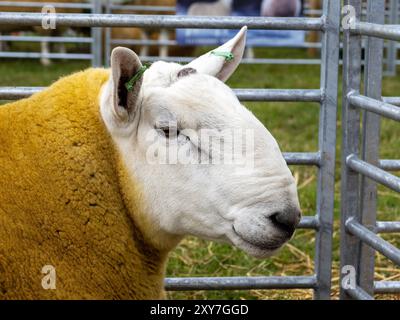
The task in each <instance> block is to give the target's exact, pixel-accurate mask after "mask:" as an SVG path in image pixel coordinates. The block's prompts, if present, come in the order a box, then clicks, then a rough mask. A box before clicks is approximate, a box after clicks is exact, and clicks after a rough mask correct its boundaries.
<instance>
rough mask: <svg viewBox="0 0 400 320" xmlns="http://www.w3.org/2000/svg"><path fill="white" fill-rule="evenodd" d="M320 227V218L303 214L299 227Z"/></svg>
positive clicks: (314, 228) (315, 228) (316, 228)
mask: <svg viewBox="0 0 400 320" xmlns="http://www.w3.org/2000/svg"><path fill="white" fill-rule="evenodd" d="M319 227H320V223H319V220H318V218H317V217H316V216H303V217H302V218H301V220H300V223H299V226H298V228H299V229H312V230H318V229H319Z"/></svg>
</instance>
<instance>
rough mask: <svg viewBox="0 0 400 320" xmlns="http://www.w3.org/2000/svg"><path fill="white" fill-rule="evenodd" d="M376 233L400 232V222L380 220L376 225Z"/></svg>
mask: <svg viewBox="0 0 400 320" xmlns="http://www.w3.org/2000/svg"><path fill="white" fill-rule="evenodd" d="M375 231H376V233H400V222H397V221H378V222H376V227H375Z"/></svg>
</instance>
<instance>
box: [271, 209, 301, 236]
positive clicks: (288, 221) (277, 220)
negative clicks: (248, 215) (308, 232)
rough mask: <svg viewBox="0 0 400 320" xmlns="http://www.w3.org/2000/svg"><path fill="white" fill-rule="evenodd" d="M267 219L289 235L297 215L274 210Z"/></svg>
mask: <svg viewBox="0 0 400 320" xmlns="http://www.w3.org/2000/svg"><path fill="white" fill-rule="evenodd" d="M269 220H270V221H271V222H272V223H273V224H274V225H275V226H276V227H277V228H279V229H281V230H282V231H284V232H286V233H288V235H289V236H291V235H292V234H293V233H294V230H295V228H296V226H297V224H298V220H299V215H298V213H296V214H295V215H294V214H292V213H288V212H276V213H274V214H272V215H270V216H269Z"/></svg>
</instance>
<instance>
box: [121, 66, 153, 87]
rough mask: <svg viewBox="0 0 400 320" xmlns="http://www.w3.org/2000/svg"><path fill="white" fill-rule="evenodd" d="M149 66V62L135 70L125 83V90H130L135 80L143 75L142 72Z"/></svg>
mask: <svg viewBox="0 0 400 320" xmlns="http://www.w3.org/2000/svg"><path fill="white" fill-rule="evenodd" d="M149 66H150V65H149V64H145V65H143V66H142V67H141V68H140V69H139V70H138V72H136V73H135V75H134V76H133V77H132V78H131V79H130V80H129V81H128V82H126V83H125V88H126V90H128V91H132V89H133V86H134V85H135V83H136V81H138V80H139V79H140V78H141V77H142V76H143V73H144V72H145V71H146V70H147V69H148V68H149Z"/></svg>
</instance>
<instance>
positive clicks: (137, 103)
mask: <svg viewBox="0 0 400 320" xmlns="http://www.w3.org/2000/svg"><path fill="white" fill-rule="evenodd" d="M245 36H246V28H245V27H244V28H243V29H242V30H241V31H240V32H239V33H238V34H237V36H236V37H235V38H233V39H232V40H230V41H228V42H227V43H226V44H224V45H222V46H221V47H219V48H217V49H216V50H214V51H212V52H209V53H206V54H204V55H203V56H201V57H199V58H197V59H195V60H194V61H193V62H191V63H190V64H188V65H186V66H182V65H179V64H175V63H165V62H156V63H154V64H153V65H152V66H151V67H149V68H148V67H146V66H143V65H142V64H141V62H140V60H139V58H138V57H137V56H136V54H135V53H134V52H133V51H131V50H129V49H126V48H116V49H114V50H113V52H112V56H111V70H105V69H88V70H86V71H83V72H79V73H76V74H73V75H71V76H67V77H65V78H62V79H60V80H59V81H57V82H56V83H54V84H53V85H52V86H50V87H49V88H48V89H46V90H44V91H42V92H39V93H37V94H35V95H33V96H32V97H30V98H28V99H24V100H20V101H18V102H15V103H11V104H6V105H4V106H2V107H0V181H1V185H0V299H19V298H24V299H38V298H40V299H77V298H87V299H119V298H121V299H122V298H123V299H128V298H132V299H145V298H147V299H149V298H162V297H163V296H164V293H163V292H164V291H163V280H164V273H165V265H166V262H167V258H168V253H169V252H170V251H171V250H173V249H174V248H175V247H176V246H177V245H178V243H179V242H180V240H181V239H182V238H183V237H184V236H186V235H195V236H198V237H201V238H205V239H210V240H216V241H223V242H227V243H230V244H232V245H235V246H237V247H239V248H241V249H243V250H245V251H246V252H248V253H249V254H251V255H253V256H256V257H267V256H269V255H271V254H273V253H275V252H276V250H277V249H278V248H279V247H281V246H282V245H283V244H284V243H285V242H286V241H288V240H289V238H290V237H291V236H292V234H293V232H294V230H295V227H296V226H297V224H298V222H299V220H300V208H299V202H298V196H297V190H296V186H295V181H294V178H293V176H292V174H291V172H290V170H289V169H288V167H287V165H286V162H285V160H284V158H283V156H282V154H281V152H280V149H279V147H278V144H277V143H276V141H275V140H274V138H273V137H272V136H271V134H270V133H269V132H268V131H267V129H266V128H265V127H264V126H263V125H262V124H261V123H260V122H259V121H258V120H257V119H256V118H255V117H254V116H253V115H252V114H251V113H250V112H249V111H248V110H247V109H246V108H245V107H244V106H242V105H241V104H240V103H239V101H238V100H237V98H236V96H235V95H234V93H233V92H232V90H231V89H230V88H229V87H227V86H226V85H225V84H224V83H223V82H224V81H226V80H227V79H228V78H229V76H230V75H231V74H232V73H233V72H234V70H235V69H236V67H237V66H238V65H239V63H240V61H241V58H242V55H243V51H244V47H245ZM202 130H206V131H207V132H208V133H210V132H211V133H214V134H215V135H216V136H218V135H219V134H220V133H221V132H229V131H230V130H231V131H235V132H236V131H237V132H242V133H244V132H251V133H252V134H251V135H250V136H253V143H250V145H251V146H252V148H251V150H250V152H249V155H250V157H246V158H245V159H247V160H249V161H248V162H247V161H245V162H244V163H243V162H237V163H236V162H235V161H226V163H225V162H224V161H222V162H221V161H215V162H214V160H221V159H220V157H219V156H220V154H219V153H217V152H215V153H214V152H210V150H211V151H215V148H214V147H215V146H214V145H212V146H211V148H208V145H207V143H200V140H201V139H200V137H202V134H201V132H202ZM225 138H226V137H225V136H224V139H222V141H226V140H229V139H228V138H226V139H225ZM243 141H244V140H243ZM241 144H243V143H241ZM165 148H167V149H165ZM181 148H183V150H185V152H184V154H185V155H186V157H188V158H189V160H190V161H186V162H184V161H183V162H180V161H177V162H174V161H172V162H168V161H167V163H164V162H162V161H159V162H158V161H157V159H162V158H163V157H162V155H163V154H165V153H166V152H167V153H168V154H170V151H171V150H176V151H178V153H179V151H180V150H181ZM149 150H152V152H149ZM153 151H154V152H153ZM232 152H233V156H235V152H237V151H236V148H235V149H234V151H232ZM224 154H225V153H224ZM199 158H201V159H206V160H209V161H210V162H207V163H202V162H200V161H199V162H196V161H197V160H198V159H199ZM215 158H218V159H215ZM184 160H188V159H184ZM230 160H232V159H230ZM250 160H251V161H250ZM44 266H52V267H53V268H54V272H55V273H54V276H55V279H54V281H55V283H54V287H55V290H51V289H48V287H47V286H43V277H44V275H43V274H42V272H41V271H42V269H43V267H44ZM46 289H48V290H46Z"/></svg>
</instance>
